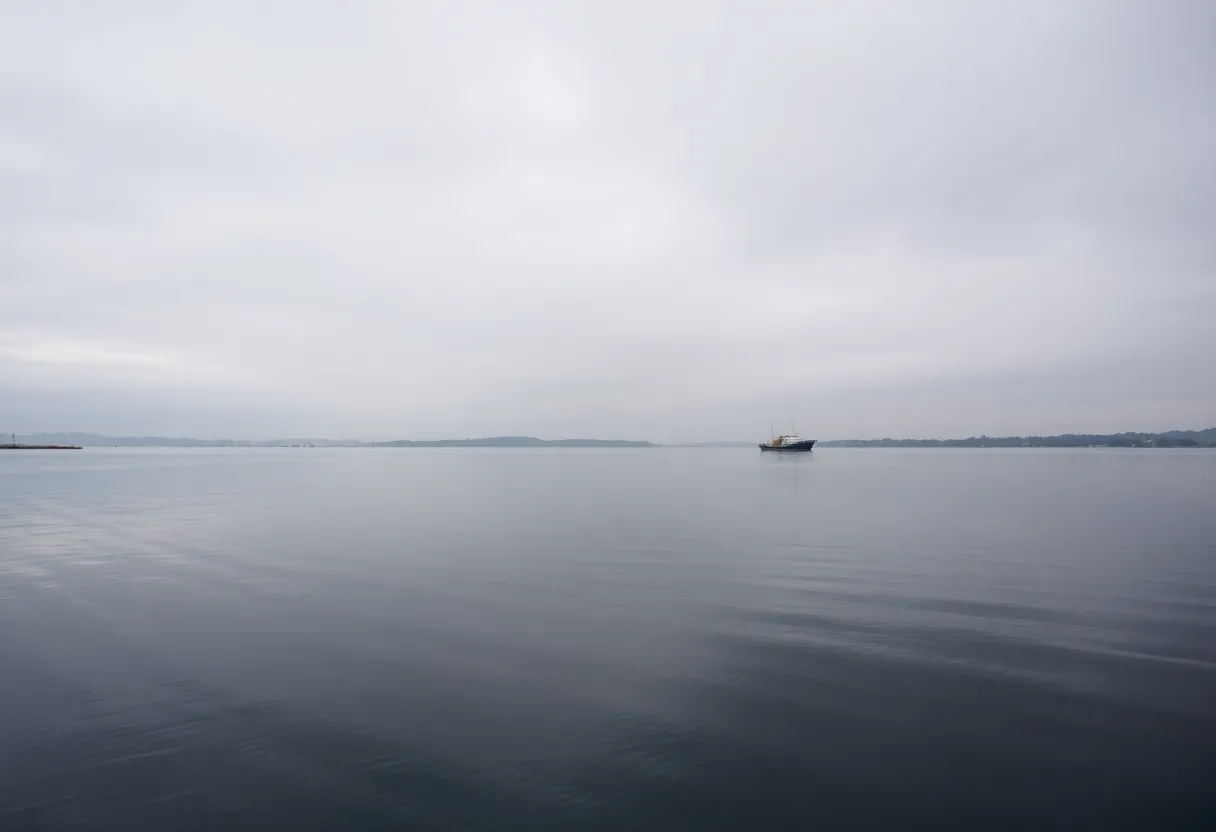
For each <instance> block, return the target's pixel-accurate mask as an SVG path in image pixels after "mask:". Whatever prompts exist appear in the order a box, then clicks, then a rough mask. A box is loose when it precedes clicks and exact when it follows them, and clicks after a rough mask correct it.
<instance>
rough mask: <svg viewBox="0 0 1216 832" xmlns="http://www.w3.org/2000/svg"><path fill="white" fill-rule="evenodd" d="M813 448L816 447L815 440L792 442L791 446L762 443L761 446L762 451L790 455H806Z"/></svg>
mask: <svg viewBox="0 0 1216 832" xmlns="http://www.w3.org/2000/svg"><path fill="white" fill-rule="evenodd" d="M813 447H815V440H814V439H808V440H807V441H805V442H792V443H790V444H789V445H769V444H764V443H762V444H761V445H760V450H762V451H775V452H777V453H783V454H790V453H795V454H796V453H805V452H806V451H809V450H810V449H811V448H813Z"/></svg>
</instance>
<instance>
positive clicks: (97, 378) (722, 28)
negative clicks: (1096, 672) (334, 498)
mask: <svg viewBox="0 0 1216 832" xmlns="http://www.w3.org/2000/svg"><path fill="white" fill-rule="evenodd" d="M3 16H4V18H5V25H3V26H0V289H2V291H3V296H4V300H3V303H2V304H0V404H2V406H3V410H4V411H5V413H4V418H0V422H3V424H0V428H3V429H4V430H11V431H16V432H32V431H35V430H95V431H98V432H109V433H126V434H130V433H173V434H191V435H198V436H217V435H239V436H245V437H250V438H259V437H265V436H269V435H292V434H294V435H299V434H311V435H332V436H354V437H360V438H384V437H414V438H434V437H440V436H461V435H485V434H502V433H528V434H535V435H544V436H551V437H556V436H572V435H600V436H619V437H639V438H651V439H656V440H671V439H714V438H748V437H752V436H755V435H758V434H761V433H763V432H764V430H766V428H767V425H768V424H769V423H770V422H782V421H784V420H785V419H787V418H788V417H789V416H791V415H792V416H794V417H795V418H797V419H798V422H799V428H801V429H802V430H803V431H804V432H806V433H812V434H814V435H818V436H821V437H824V438H828V437H840V436H870V435H905V436H945V435H958V434H964V435H965V434H972V433H980V432H987V433H990V434H996V433H1054V432H1061V431H1066V430H1083V431H1096V432H1103V431H1113V430H1124V429H1145V430H1158V429H1161V430H1163V429H1169V428H1174V427H1203V426H1206V425H1209V424H1213V423H1216V373H1213V372H1212V371H1211V359H1212V356H1213V355H1216V327H1214V326H1212V324H1211V316H1212V310H1213V309H1214V308H1216V242H1214V240H1216V234H1213V233H1212V227H1211V226H1212V218H1213V217H1214V216H1216V153H1214V152H1213V150H1212V148H1214V147H1216V107H1213V105H1212V101H1214V100H1216V48H1214V47H1213V43H1216V9H1214V7H1213V6H1212V5H1211V4H1209V3H1206V2H1203V0H1194V1H1193V2H1181V1H1179V2H1169V0H1167V2H1162V3H1154V4H1146V3H1141V2H1134V0H1128V1H1127V2H1117V1H1116V2H1103V3H1091V2H1079V1H1078V2H1030V3H1027V2H1017V3H1014V2H1008V3H1003V2H995V3H983V4H975V3H968V2H924V3H916V4H906V3H894V2H884V3H879V2H861V3H847V4H841V3H821V4H812V3H794V2H785V3H777V2H767V3H764V2H762V3H742V2H696V3H692V2H670V1H669V2H661V3H641V2H622V3H611V4H610V3H595V4H592V3H559V2H551V3H534V2H522V3H512V4H501V3H491V2H484V3H462V2H444V3H415V4H405V3H395V2H383V3H377V2H356V3H309V4H302V3H294V2H291V3H289V2H281V3H274V2H263V3H256V4H248V3H237V2H229V1H228V0H220V1H218V2H217V1H216V0H212V2H207V3H172V4H164V3H155V2H151V0H145V2H125V3H124V2H115V3H105V4H93V3H84V2H79V3H69V2H48V3H31V4H9V5H8V6H6V8H5V10H4V12H3Z"/></svg>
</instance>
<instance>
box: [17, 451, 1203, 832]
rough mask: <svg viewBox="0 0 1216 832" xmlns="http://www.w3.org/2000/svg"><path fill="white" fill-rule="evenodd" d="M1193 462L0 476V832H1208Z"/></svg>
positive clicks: (706, 458) (171, 459) (659, 461)
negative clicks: (808, 831)
mask: <svg viewBox="0 0 1216 832" xmlns="http://www.w3.org/2000/svg"><path fill="white" fill-rule="evenodd" d="M1214 738H1216V452H1206V451H1166V450H1117V449H1077V450H1035V449H1013V450H996V449H993V450H955V449H943V450H919V449H918V450H855V449H822V450H817V451H815V452H814V453H813V454H809V455H799V456H793V457H791V456H781V455H774V454H761V453H759V452H757V451H755V450H754V449H666V448H664V449H628V450H602V449H594V450H579V449H560V450H548V449H539V450H538V449H526V450H496V449H459V450H448V449H426V450H415V449H410V450H394V449H333V450H330V449H265V450H247V449H239V450H238V449H234V450H153V449H115V450H110V449H89V450H85V451H80V452H67V451H62V452H55V451H50V452H34V451H22V452H7V453H2V452H0V829H3V830H21V829H71V828H82V829H105V830H110V829H112V830H142V829H278V828H282V829H289V828H290V829H360V830H363V829H368V830H370V829H427V828H443V829H462V830H466V829H623V828H636V829H661V830H674V829H696V830H705V829H794V828H810V826H811V825H818V826H819V827H820V828H830V829H858V828H869V829H895V828H901V829H906V828H934V829H946V828H969V829H981V828H982V829H1015V828H1017V829H1044V828H1061V829H1063V828H1068V829H1079V828H1092V829H1116V828H1119V829H1200V828H1204V827H1205V826H1206V827H1208V828H1212V827H1213V826H1216V813H1214V807H1216V789H1214V788H1213V786H1212V782H1213V780H1212V778H1213V775H1214V774H1216V739H1214Z"/></svg>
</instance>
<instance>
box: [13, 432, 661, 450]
mask: <svg viewBox="0 0 1216 832" xmlns="http://www.w3.org/2000/svg"><path fill="white" fill-rule="evenodd" d="M0 438H3V437H0ZM17 442H18V443H22V444H28V445H82V446H85V447H119V448H281V447H309V446H312V447H317V448H650V447H655V446H654V443H652V442H633V441H629V440H624V439H548V440H546V439H536V438H534V437H531V436H492V437H487V438H484V439H438V440H408V439H399V440H395V441H391V442H359V441H356V440H354V439H269V440H264V441H258V442H254V441H250V440H248V439H190V438H186V437H166V436H102V435H100V434H96V433H34V434H26V435H21V434H18V435H17Z"/></svg>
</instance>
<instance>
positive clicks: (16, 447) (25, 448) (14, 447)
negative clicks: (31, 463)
mask: <svg viewBox="0 0 1216 832" xmlns="http://www.w3.org/2000/svg"><path fill="white" fill-rule="evenodd" d="M80 450H84V449H83V448H81V447H80V446H79V445H23V444H21V443H20V442H18V443H17V444H16V445H14V444H13V443H11V442H7V443H5V444H3V445H0V451H80Z"/></svg>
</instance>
